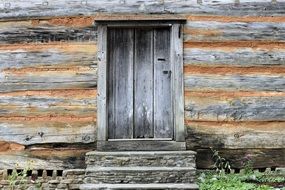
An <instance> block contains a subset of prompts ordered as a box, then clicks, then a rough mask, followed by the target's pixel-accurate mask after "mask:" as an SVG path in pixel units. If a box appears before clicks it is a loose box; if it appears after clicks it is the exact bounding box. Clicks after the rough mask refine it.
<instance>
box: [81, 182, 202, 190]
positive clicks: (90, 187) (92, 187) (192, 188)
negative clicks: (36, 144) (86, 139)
mask: <svg viewBox="0 0 285 190" xmlns="http://www.w3.org/2000/svg"><path fill="white" fill-rule="evenodd" d="M80 189H81V190H98V189H100V190H103V189H161V190H164V189H189V190H198V189H199V187H198V185H196V184H194V183H165V184H153V183H151V184H83V185H81V186H80Z"/></svg>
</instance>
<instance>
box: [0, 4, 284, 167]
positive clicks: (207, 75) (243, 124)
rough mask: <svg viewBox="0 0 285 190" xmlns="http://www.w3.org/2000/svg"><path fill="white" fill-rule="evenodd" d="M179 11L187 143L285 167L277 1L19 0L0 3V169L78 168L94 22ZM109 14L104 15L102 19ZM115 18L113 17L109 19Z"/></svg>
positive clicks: (91, 122)
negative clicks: (30, 165) (29, 164)
mask: <svg viewBox="0 0 285 190" xmlns="http://www.w3.org/2000/svg"><path fill="white" fill-rule="evenodd" d="M114 15H116V18H117V19H123V20H126V19H138V20H145V19H165V18H168V17H169V16H171V17H176V16H177V17H179V18H185V19H186V20H187V22H186V24H185V26H184V30H183V31H184V82H185V124H186V126H185V128H186V129H187V138H186V141H187V149H190V150H195V151H197V152H198V155H197V166H198V168H209V167H211V164H212V162H211V155H212V153H211V151H210V150H209V147H213V148H214V149H216V150H220V152H221V154H222V155H223V156H224V157H226V158H229V159H231V161H232V164H233V167H236V168H239V167H241V165H242V164H241V162H242V160H243V157H244V156H248V155H249V156H251V158H252V159H253V160H254V161H255V162H254V164H255V165H254V166H255V167H257V168H264V167H285V138H284V135H285V122H284V121H285V65H284V64H285V2H284V1H283V0H282V1H279V0H277V1H271V0H256V1H254V2H253V1H246V0H240V1H236V0H227V1H211V0H176V1H174V0H163V1H161V0H147V1H136V0H123V1H122V0H108V1H107V0H100V1H91V0H74V1H65V0H58V1H48V0H46V1H45V0H33V1H31V0H23V1H16V0H11V1H2V2H1V3H0V168H13V167H14V164H15V163H19V164H21V165H24V164H25V162H26V161H27V160H31V159H32V160H34V165H35V166H34V167H36V168H39V169H42V168H50V169H66V168H82V167H84V154H85V153H86V152H88V151H90V150H94V148H95V147H96V146H95V144H96V86H97V60H96V59H97V56H96V53H97V48H96V47H97V46H96V43H97V31H96V27H95V26H94V21H95V20H96V19H98V18H100V19H102V17H110V16H114ZM110 18H111V17H110ZM112 18H114V17H112Z"/></svg>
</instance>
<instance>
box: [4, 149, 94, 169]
mask: <svg viewBox="0 0 285 190" xmlns="http://www.w3.org/2000/svg"><path fill="white" fill-rule="evenodd" d="M93 146H94V145H93ZM89 151H91V149H79V148H78V149H72V148H70V149H69V148H53V149H35V150H23V151H9V152H1V153H0V168H1V169H14V168H17V169H24V168H26V167H27V166H28V165H29V164H30V167H31V168H33V169H35V170H37V169H47V170H64V169H73V168H85V153H86V152H89Z"/></svg>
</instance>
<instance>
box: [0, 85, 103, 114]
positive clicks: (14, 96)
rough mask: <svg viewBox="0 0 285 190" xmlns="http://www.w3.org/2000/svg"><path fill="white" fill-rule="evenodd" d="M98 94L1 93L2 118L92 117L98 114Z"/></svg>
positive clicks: (64, 91)
mask: <svg viewBox="0 0 285 190" xmlns="http://www.w3.org/2000/svg"><path fill="white" fill-rule="evenodd" d="M82 93H84V94H86V95H85V96H83V94H82ZM96 94H97V93H96V90H90V89H81V90H50V91H48V90H45V91H19V92H12V93H0V117H1V116H2V117H5V116H7V115H14V116H34V117H35V116H46V115H50V114H53V115H76V116H77V117H84V116H90V115H93V114H94V113H96Z"/></svg>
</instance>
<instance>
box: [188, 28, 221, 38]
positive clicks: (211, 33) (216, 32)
mask: <svg viewBox="0 0 285 190" xmlns="http://www.w3.org/2000/svg"><path fill="white" fill-rule="evenodd" d="M183 32H184V33H185V34H189V35H195V36H207V37H211V36H220V35H222V33H223V32H222V31H219V30H214V29H190V28H184V30H183Z"/></svg>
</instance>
